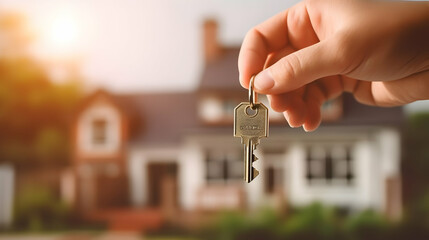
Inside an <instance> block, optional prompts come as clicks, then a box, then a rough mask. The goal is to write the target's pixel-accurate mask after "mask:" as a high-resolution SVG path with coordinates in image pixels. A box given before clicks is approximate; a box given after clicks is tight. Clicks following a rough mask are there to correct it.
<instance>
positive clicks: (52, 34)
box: [42, 15, 80, 54]
mask: <svg viewBox="0 0 429 240" xmlns="http://www.w3.org/2000/svg"><path fill="white" fill-rule="evenodd" d="M79 37H80V29H79V24H78V19H77V18H74V17H73V16H70V15H59V16H57V17H54V18H52V19H51V20H50V21H49V22H48V23H47V24H46V25H45V26H44V31H43V33H42V40H43V42H44V45H45V48H46V49H45V50H46V51H48V52H52V53H53V54H69V53H72V52H73V51H75V50H76V48H77V47H78V46H77V45H78V42H79Z"/></svg>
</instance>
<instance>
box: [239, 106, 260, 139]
mask: <svg viewBox="0 0 429 240" xmlns="http://www.w3.org/2000/svg"><path fill="white" fill-rule="evenodd" d="M254 106H255V108H254V109H252V108H251V106H250V103H248V102H242V103H240V104H239V105H238V106H237V107H235V109H234V137H241V138H242V139H243V140H244V139H259V138H262V137H267V136H268V108H267V107H266V106H265V105H264V104H262V103H256V104H255V105H254Z"/></svg>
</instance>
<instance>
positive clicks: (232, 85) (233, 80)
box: [199, 48, 243, 91]
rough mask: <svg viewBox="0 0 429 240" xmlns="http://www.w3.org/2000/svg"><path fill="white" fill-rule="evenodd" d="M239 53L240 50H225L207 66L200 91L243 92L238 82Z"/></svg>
mask: <svg viewBox="0 0 429 240" xmlns="http://www.w3.org/2000/svg"><path fill="white" fill-rule="evenodd" d="M239 52H240V49H239V48H225V49H223V52H222V55H221V56H220V57H219V58H217V59H216V60H213V61H211V62H209V63H208V64H206V65H205V69H204V72H203V75H202V76H201V82H200V86H199V89H200V90H203V91H204V90H210V91H219V90H228V91H231V90H233V91H234V90H240V91H242V90H243V88H242V87H241V85H240V83H239V81H238V67H237V61H238V54H239Z"/></svg>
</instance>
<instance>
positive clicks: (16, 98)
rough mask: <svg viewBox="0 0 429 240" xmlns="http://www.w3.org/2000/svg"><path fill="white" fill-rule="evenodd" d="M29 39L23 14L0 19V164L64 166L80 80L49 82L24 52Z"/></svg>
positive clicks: (28, 44)
mask: <svg viewBox="0 0 429 240" xmlns="http://www.w3.org/2000/svg"><path fill="white" fill-rule="evenodd" d="M32 39H33V37H32V34H30V33H29V30H28V27H27V22H26V20H25V18H24V17H23V16H22V15H19V14H16V13H9V14H1V15H0V50H1V51H0V162H11V163H13V164H16V165H25V166H29V165H34V164H42V163H43V164H56V163H65V162H66V161H67V160H68V158H69V157H68V156H69V152H68V146H69V139H70V137H69V132H70V131H69V128H68V126H69V123H70V119H71V116H72V111H73V109H74V107H75V106H76V104H77V102H78V100H79V98H80V96H81V87H80V84H79V81H78V79H70V80H68V81H66V82H65V83H63V84H55V83H53V82H52V81H51V79H50V77H49V75H48V73H47V67H46V66H44V65H43V63H41V62H39V61H37V60H36V59H35V58H34V57H32V56H31V54H29V52H28V51H27V49H28V48H29V47H30V46H31V43H32Z"/></svg>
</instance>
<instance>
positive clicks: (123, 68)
mask: <svg viewBox="0 0 429 240" xmlns="http://www.w3.org/2000/svg"><path fill="white" fill-rule="evenodd" d="M294 2H296V1H294V0H286V1H285V0H156V1H155V0H121V1H117V0H74V1H65V0H37V1H35V0H0V9H3V10H7V9H12V10H18V11H20V12H23V13H25V14H26V15H28V18H29V20H30V23H31V24H32V27H33V28H34V29H36V33H37V34H38V35H39V38H38V40H37V42H36V45H37V47H36V49H38V50H37V51H38V52H39V53H41V54H40V55H41V57H42V58H56V59H57V58H77V59H79V60H80V61H81V68H82V71H83V75H84V77H85V78H86V79H87V81H88V82H89V84H90V85H93V86H103V87H106V88H108V89H109V90H112V91H115V92H129V91H187V90H192V89H194V88H196V87H197V85H198V82H199V79H200V76H201V71H202V67H203V62H204V61H203V55H202V51H201V50H202V32H201V30H202V23H203V21H204V19H206V18H215V19H217V20H218V22H219V28H220V29H219V30H220V34H219V35H220V36H219V38H220V41H221V42H222V43H223V44H225V45H229V46H239V45H240V43H241V41H242V39H243V37H244V35H245V34H246V32H247V31H248V30H249V29H250V28H251V27H252V26H254V25H256V24H257V23H259V22H261V21H263V20H265V19H267V18H269V17H270V16H272V15H274V14H275V13H278V12H280V11H282V10H283V9H286V8H287V7H290V6H292V5H293V4H294ZM54 20H55V21H60V22H62V23H63V26H66V27H64V29H68V30H63V32H62V34H61V35H62V36H65V37H67V34H68V35H73V36H71V38H72V40H69V42H68V43H67V45H66V46H64V45H65V44H64V43H62V44H55V43H53V41H52V40H53V39H52V38H55V36H54V37H52V36H51V35H52V34H51V33H50V32H55V31H56V32H58V30H57V29H58V28H61V26H52V25H53V22H55V21H54ZM67 31H69V32H67ZM70 31H71V32H72V33H70ZM57 35H58V34H57ZM60 40H61V39H60ZM55 45H59V46H55ZM65 49H67V50H65ZM237 81H238V76H237Z"/></svg>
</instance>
